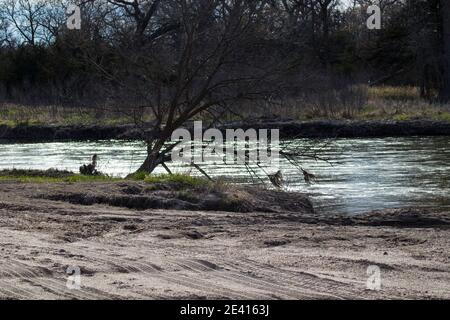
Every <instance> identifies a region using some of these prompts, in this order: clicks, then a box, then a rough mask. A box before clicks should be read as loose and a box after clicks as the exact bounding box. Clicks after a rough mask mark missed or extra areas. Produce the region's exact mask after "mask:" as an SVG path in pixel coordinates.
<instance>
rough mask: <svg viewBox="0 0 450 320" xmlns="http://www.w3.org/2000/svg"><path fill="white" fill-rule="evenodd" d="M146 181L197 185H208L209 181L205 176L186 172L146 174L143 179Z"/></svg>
mask: <svg viewBox="0 0 450 320" xmlns="http://www.w3.org/2000/svg"><path fill="white" fill-rule="evenodd" d="M143 180H144V181H145V182H147V183H178V184H181V185H185V186H191V187H199V186H205V185H209V184H210V181H208V180H207V179H205V178H200V177H192V176H189V175H186V174H179V173H175V174H160V175H147V176H145V178H144V179H143Z"/></svg>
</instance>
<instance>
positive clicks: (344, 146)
mask: <svg viewBox="0 0 450 320" xmlns="http://www.w3.org/2000/svg"><path fill="white" fill-rule="evenodd" d="M290 142H291V143H295V144H297V145H299V146H302V147H304V148H305V149H308V150H313V151H318V152H319V155H320V156H321V157H322V158H325V159H328V160H329V162H326V161H316V160H313V159H308V158H304V159H301V163H302V166H303V168H305V169H306V170H308V171H309V172H312V173H314V174H315V175H316V176H317V181H316V183H314V184H306V183H305V182H304V181H303V176H302V174H301V173H300V172H299V170H298V169H297V168H295V167H293V166H292V165H290V164H289V163H288V162H287V161H282V162H281V169H282V172H283V174H284V176H285V180H286V185H285V189H286V190H291V191H299V192H304V193H308V194H309V195H310V196H311V198H312V200H313V203H314V205H315V207H316V209H317V210H321V211H324V212H339V213H347V214H357V213H360V212H366V211H371V210H378V209H386V208H396V207H405V206H414V207H430V208H439V209H442V208H450V137H408V138H404V137H402V138H379V139H378V138H370V139H336V140H333V141H325V140H316V139H297V140H294V141H290ZM94 153H96V154H98V155H99V158H100V161H99V170H100V171H102V172H104V173H107V174H109V175H112V176H125V175H127V174H128V173H130V172H133V170H136V168H137V167H138V166H139V165H140V164H141V163H142V161H143V160H144V158H145V146H144V145H143V144H142V143H140V142H136V141H117V140H112V141H93V142H88V141H86V142H50V143H13V144H12V143H3V144H0V169H11V168H21V169H48V168H57V169H67V170H72V171H75V172H77V171H78V168H79V166H80V165H81V164H82V163H87V162H88V161H89V158H90V156H91V155H92V154H94ZM171 169H172V170H173V171H178V172H185V173H190V174H194V175H197V174H199V172H197V171H196V169H195V168H191V167H186V166H180V165H177V164H172V165H171ZM203 169H205V170H206V171H207V172H209V173H210V174H211V176H213V177H219V176H223V177H225V178H226V179H228V180H231V181H233V182H235V183H252V180H251V179H250V178H249V175H248V172H247V170H245V168H243V167H242V166H237V165H235V166H226V165H223V164H222V165H219V164H217V163H207V164H205V165H204V166H203ZM271 171H275V169H274V168H264V171H263V172H269V173H270V172H271ZM158 172H163V170H162V168H158ZM263 172H261V173H262V174H263Z"/></svg>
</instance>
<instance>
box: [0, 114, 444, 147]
mask: <svg viewBox="0 0 450 320" xmlns="http://www.w3.org/2000/svg"><path fill="white" fill-rule="evenodd" d="M149 127H150V126H149ZM188 128H189V127H188ZM217 128H218V129H220V130H226V129H235V128H242V129H244V130H246V129H249V128H254V129H279V130H280V137H281V138H284V139H288V138H370V137H404V136H447V135H450V122H445V121H432V120H411V121H334V120H329V121H325V120H324V121H308V122H298V121H292V120H270V119H262V120H261V119H258V120H253V121H247V122H245V123H242V122H233V123H228V124H223V125H220V126H217ZM147 134H148V133H147ZM142 135H143V134H142V132H141V131H139V130H137V129H136V128H135V127H134V125H131V124H130V125H117V126H109V125H86V126H84V125H73V126H51V125H30V126H29V125H18V126H16V127H8V126H6V125H0V141H3V142H14V141H27V142H43V141H67V140H70V141H83V140H109V139H124V140H140V139H142Z"/></svg>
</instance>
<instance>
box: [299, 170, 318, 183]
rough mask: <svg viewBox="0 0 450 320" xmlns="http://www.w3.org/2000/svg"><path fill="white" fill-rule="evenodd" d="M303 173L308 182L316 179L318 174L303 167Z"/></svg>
mask: <svg viewBox="0 0 450 320" xmlns="http://www.w3.org/2000/svg"><path fill="white" fill-rule="evenodd" d="M300 169H301V170H302V173H303V179H304V180H305V182H306V183H311V182H315V181H316V176H315V175H314V174H312V173H309V172H308V171H306V170H304V169H303V168H300Z"/></svg>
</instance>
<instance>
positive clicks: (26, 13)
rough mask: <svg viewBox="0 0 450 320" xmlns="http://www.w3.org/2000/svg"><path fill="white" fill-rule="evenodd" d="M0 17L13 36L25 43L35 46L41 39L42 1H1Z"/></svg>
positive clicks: (44, 4) (44, 3)
mask: <svg viewBox="0 0 450 320" xmlns="http://www.w3.org/2000/svg"><path fill="white" fill-rule="evenodd" d="M0 3H1V6H2V8H1V9H0V11H1V13H2V16H3V17H4V19H6V20H7V21H8V22H9V23H10V25H11V27H12V28H13V29H14V30H15V34H17V35H18V36H20V38H22V39H23V41H25V42H26V43H28V44H29V45H31V46H35V45H36V44H37V43H38V42H39V41H40V40H42V37H43V33H42V32H43V28H42V25H41V19H42V17H43V15H44V8H45V7H46V2H45V1H44V0H36V1H34V0H1V1H0Z"/></svg>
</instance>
